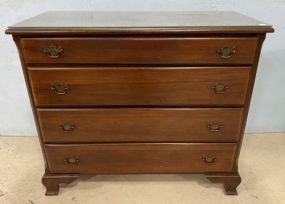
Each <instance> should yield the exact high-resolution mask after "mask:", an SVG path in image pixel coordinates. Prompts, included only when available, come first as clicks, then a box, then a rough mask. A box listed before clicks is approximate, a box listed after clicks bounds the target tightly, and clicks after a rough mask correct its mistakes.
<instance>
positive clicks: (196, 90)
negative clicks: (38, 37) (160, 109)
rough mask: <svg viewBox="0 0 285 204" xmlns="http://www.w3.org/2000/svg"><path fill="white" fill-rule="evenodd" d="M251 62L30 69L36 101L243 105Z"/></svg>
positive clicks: (104, 103) (84, 103) (40, 103)
mask: <svg viewBox="0 0 285 204" xmlns="http://www.w3.org/2000/svg"><path fill="white" fill-rule="evenodd" d="M250 70H251V69H250V67H218V68H210V67H208V68H207V67H203V68H199V67H196V68H195V67H191V68H190V67H188V68H185V67H183V68H181V67H179V68H178V67H177V68H173V67H172V68H167V67H163V68H143V67H141V68H122V67H121V68H119V67H118V68H54V69H48V68H45V69H44V68H29V71H28V73H29V78H30V83H31V87H32V92H33V97H34V100H35V104H36V105H37V106H41V105H42V106H57V105H66V106H67V105H176V106H180V105H182V106H183V105H207V104H209V105H225V104H231V105H232V104H244V102H245V98H246V93H247V88H248V82H249V78H250Z"/></svg>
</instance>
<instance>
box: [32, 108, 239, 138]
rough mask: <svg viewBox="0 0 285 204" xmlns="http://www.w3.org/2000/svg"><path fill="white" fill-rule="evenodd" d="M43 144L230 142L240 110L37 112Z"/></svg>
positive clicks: (143, 109)
mask: <svg viewBox="0 0 285 204" xmlns="http://www.w3.org/2000/svg"><path fill="white" fill-rule="evenodd" d="M37 112H38V117H39V122H40V127H41V132H42V136H43V140H44V142H46V143H80V142H197V141H201V142H209V141H210V142H213V141H216V142H217V141H219V142H222V141H223V142H225V141H226V142H232V141H237V140H238V138H239V134H240V129H241V121H242V115H243V109H241V108H224V109H222V108H220V109H206V108H204V109H198V108H196V109H190V108H180V109H168V108H151V109H146V108H142V109H137V108H135V109H132V108H117V109H38V111H37Z"/></svg>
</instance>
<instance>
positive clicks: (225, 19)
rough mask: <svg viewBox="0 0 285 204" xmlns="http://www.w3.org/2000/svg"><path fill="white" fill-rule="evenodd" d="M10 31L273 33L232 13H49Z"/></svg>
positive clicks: (269, 28) (267, 28)
mask: <svg viewBox="0 0 285 204" xmlns="http://www.w3.org/2000/svg"><path fill="white" fill-rule="evenodd" d="M9 29H13V30H17V29H18V30H21V29H22V30H23V29H25V30H29V29H31V30H32V29H46V30H52V29H57V30H64V29H65V30H66V29H78V30H80V29H81V30H82V29H85V30H88V29H89V30H92V29H93V30H96V29H97V30H100V29H105V30H108V29H109V30H112V29H121V30H124V29H129V30H130V29H188V30H189V31H191V30H197V29H202V30H203V29H207V30H209V31H211V30H217V29H234V30H245V31H246V30H247V29H255V30H256V31H263V32H270V31H271V30H272V26H271V25H269V24H266V23H263V22H261V21H258V20H255V19H253V18H250V17H247V16H245V15H242V14H239V13H236V12H232V11H201V12H198V11H191V12H186V11H185V12H173V11H172V12H97V11H49V12H46V13H43V14H40V15H38V16H35V17H33V18H30V19H27V20H24V21H22V22H19V23H17V24H14V25H12V26H10V27H9ZM9 29H8V30H9ZM8 33H9V32H8ZM11 33H12V32H11Z"/></svg>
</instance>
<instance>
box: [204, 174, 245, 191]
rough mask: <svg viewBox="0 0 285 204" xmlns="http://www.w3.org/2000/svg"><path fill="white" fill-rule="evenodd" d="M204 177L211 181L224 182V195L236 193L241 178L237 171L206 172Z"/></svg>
mask: <svg viewBox="0 0 285 204" xmlns="http://www.w3.org/2000/svg"><path fill="white" fill-rule="evenodd" d="M206 177H207V179H209V180H210V181H212V182H213V183H222V184H224V189H225V193H226V195H237V187H238V186H239V184H240V183H241V178H240V175H239V174H238V173H228V174H225V173H218V174H217V173H215V174H208V175H206Z"/></svg>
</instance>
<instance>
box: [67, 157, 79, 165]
mask: <svg viewBox="0 0 285 204" xmlns="http://www.w3.org/2000/svg"><path fill="white" fill-rule="evenodd" d="M64 161H65V162H66V163H67V164H78V163H79V161H80V159H79V158H75V157H70V158H66V159H65V160H64Z"/></svg>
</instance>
